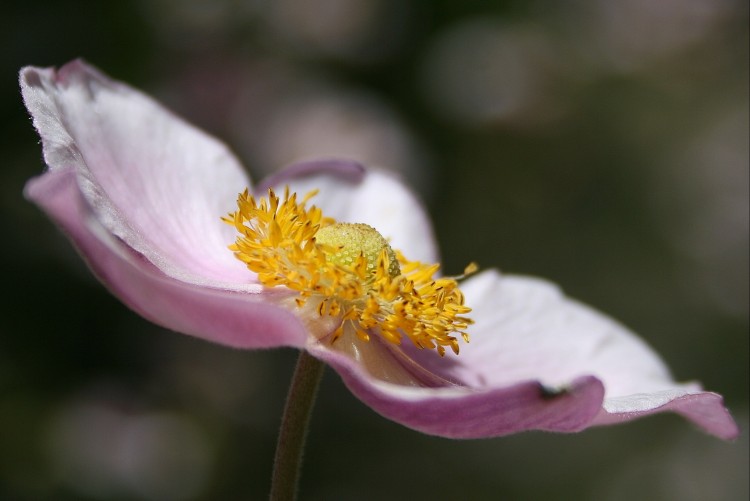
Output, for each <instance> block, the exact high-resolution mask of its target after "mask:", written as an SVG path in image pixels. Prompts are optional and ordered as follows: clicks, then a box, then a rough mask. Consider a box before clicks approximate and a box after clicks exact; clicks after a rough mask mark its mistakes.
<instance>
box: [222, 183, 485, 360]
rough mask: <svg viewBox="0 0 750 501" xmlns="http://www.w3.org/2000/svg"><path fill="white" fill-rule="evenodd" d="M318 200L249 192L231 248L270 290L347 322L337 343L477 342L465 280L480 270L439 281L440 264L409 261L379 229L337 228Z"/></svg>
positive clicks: (231, 219)
mask: <svg viewBox="0 0 750 501" xmlns="http://www.w3.org/2000/svg"><path fill="white" fill-rule="evenodd" d="M315 194H316V192H311V193H308V194H307V195H306V196H305V197H304V198H303V200H302V201H301V202H298V201H297V194H296V193H293V194H291V195H290V193H289V189H288V188H287V189H286V190H285V192H284V198H283V200H282V199H280V198H279V197H278V196H277V195H276V194H275V193H274V192H273V190H268V198H267V199H266V198H261V199H260V200H259V201H257V202H256V200H255V198H254V197H253V196H252V195H250V194H249V193H248V191H247V190H245V191H244V192H243V193H241V194H240V195H239V197H238V199H237V207H238V210H237V211H235V212H234V213H232V214H229V215H228V217H225V218H222V219H223V220H224V221H225V222H227V223H229V224H232V225H233V226H234V227H235V228H236V229H237V231H238V232H239V233H240V235H239V236H238V237H237V240H236V242H235V243H234V244H233V245H231V246H229V248H230V249H231V250H232V251H234V253H235V255H236V256H237V258H238V259H239V260H241V261H242V262H244V263H245V264H246V265H247V267H248V268H249V269H250V270H251V271H253V272H255V273H256V274H257V275H258V280H259V281H260V283H262V284H263V285H265V286H267V287H275V286H278V285H283V286H285V287H288V288H289V289H292V290H294V291H296V292H297V293H298V294H299V296H298V297H297V298H296V299H295V301H296V304H297V306H298V307H300V308H301V307H303V306H305V305H306V304H307V302H308V301H309V300H311V299H315V300H316V301H317V303H313V304H315V305H316V312H317V314H318V315H320V316H321V317H323V316H331V317H338V318H340V319H341V324H340V325H339V327H338V329H337V330H336V331H335V332H334V333H333V335H332V337H331V342H335V341H336V340H337V339H338V338H339V337H340V336H341V335H342V334H343V332H344V330H345V327H346V326H350V327H351V328H352V330H353V332H354V333H356V335H357V336H358V337H359V338H361V339H362V340H364V341H368V340H369V339H370V335H371V334H377V335H379V336H380V337H381V338H382V339H384V340H385V341H388V342H390V343H393V344H400V343H401V339H402V338H403V336H406V337H408V338H409V339H410V340H411V342H412V343H414V345H415V346H417V347H418V348H429V349H435V350H436V351H437V352H438V353H439V354H440V356H443V355H444V354H445V348H446V347H449V348H450V349H451V350H452V351H453V352H454V353H456V354H458V351H459V347H458V340H457V339H456V337H455V335H456V334H458V335H460V336H461V338H462V339H463V340H464V341H465V342H469V336H468V334H467V333H466V332H465V330H466V329H467V328H468V326H469V325H470V324H471V323H472V321H471V319H469V318H467V317H464V316H463V315H464V314H466V313H468V312H470V311H471V308H469V307H467V306H465V305H464V296H463V294H462V293H461V291H460V289H459V288H458V282H457V279H460V278H463V277H464V276H466V275H469V274H471V273H474V272H475V271H476V269H477V266H476V264H474V263H472V264H470V265H469V266H467V267H466V269H465V270H464V274H463V275H461V276H460V277H456V278H450V277H440V278H435V277H434V275H435V273H436V272H437V271H438V269H439V265H437V264H433V265H427V264H423V263H420V262H417V261H409V260H407V259H406V258H405V257H404V256H403V254H401V253H400V252H399V251H394V250H393V249H391V247H390V246H389V245H388V242H387V241H386V239H385V238H383V236H382V235H380V233H378V232H377V231H376V230H375V229H374V228H372V227H371V226H368V225H365V224H350V223H337V222H336V221H335V220H333V219H331V218H327V217H324V216H323V214H322V212H321V210H320V209H319V208H317V207H315V206H312V207H310V208H309V209H308V208H306V203H307V201H308V200H309V199H310V198H312V197H313V196H314V195H315Z"/></svg>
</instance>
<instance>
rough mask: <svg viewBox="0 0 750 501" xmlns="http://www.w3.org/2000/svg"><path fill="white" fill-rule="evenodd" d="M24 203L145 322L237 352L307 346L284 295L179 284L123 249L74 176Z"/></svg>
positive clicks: (60, 174)
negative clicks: (65, 239) (40, 214)
mask: <svg viewBox="0 0 750 501" xmlns="http://www.w3.org/2000/svg"><path fill="white" fill-rule="evenodd" d="M26 196H27V197H28V198H29V199H30V200H32V201H34V202H36V203H37V204H38V205H39V206H40V207H41V208H42V209H43V210H44V211H45V212H46V213H47V214H48V215H49V217H50V218H52V219H53V220H54V221H55V222H56V223H57V224H58V225H59V226H60V227H61V228H62V229H63V230H64V231H65V232H66V234H67V235H68V237H69V238H70V239H71V240H72V241H73V242H74V243H75V245H76V247H77V248H78V250H79V252H80V253H81V254H82V255H83V256H84V257H85V258H86V260H87V261H88V264H89V266H90V267H91V268H92V269H93V270H94V272H95V273H96V274H97V275H98V277H99V278H100V279H101V280H102V282H104V283H105V284H106V285H107V286H108V287H109V288H110V289H111V290H112V292H113V293H114V294H115V295H116V296H117V297H119V298H120V299H121V300H122V301H123V302H124V303H125V304H127V305H128V306H129V307H131V308H132V309H133V310H135V311H136V312H137V313H139V314H140V315H142V316H143V317H145V318H147V319H148V320H151V321H152V322H154V323H156V324H159V325H162V326H164V327H167V328H169V329H174V330H176V331H179V332H183V333H186V334H190V335H193V336H197V337H200V338H203V339H206V340H208V341H212V342H215V343H220V344H224V345H229V346H234V347H237V348H266V347H275V346H295V347H301V346H303V345H304V343H305V341H306V340H307V337H308V335H309V334H308V329H307V327H306V326H304V325H303V324H302V323H301V322H300V320H299V319H298V318H297V317H296V316H295V315H293V314H292V313H290V312H289V310H288V309H287V308H284V307H281V306H279V302H280V301H283V300H284V296H285V294H283V292H282V293H270V294H269V293H268V291H266V292H264V294H262V295H261V294H258V293H248V292H236V291H228V290H225V289H215V288H209V287H204V286H197V285H195V284H190V283H186V282H182V281H180V280H177V279H175V278H172V277H170V276H167V275H165V274H164V273H162V272H161V271H160V270H159V269H157V268H156V267H155V266H153V265H152V264H151V263H149V262H148V261H146V260H145V259H143V257H142V256H140V255H138V254H136V253H135V252H134V251H133V250H132V249H130V248H128V247H127V246H126V245H123V243H122V242H121V241H120V240H118V239H117V238H115V237H113V236H112V235H110V234H108V232H107V229H106V228H104V227H102V226H101V225H100V224H99V221H98V220H97V219H96V217H95V215H94V214H93V212H92V211H91V210H90V209H89V207H88V205H87V201H86V200H84V198H83V196H82V195H81V193H80V190H79V186H78V179H77V177H76V173H75V172H74V171H73V170H72V169H67V170H66V169H55V170H53V171H50V172H48V173H47V174H45V175H44V176H41V177H38V178H36V179H33V180H31V181H30V182H29V183H28V184H27V186H26Z"/></svg>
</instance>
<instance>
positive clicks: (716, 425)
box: [595, 392, 740, 440]
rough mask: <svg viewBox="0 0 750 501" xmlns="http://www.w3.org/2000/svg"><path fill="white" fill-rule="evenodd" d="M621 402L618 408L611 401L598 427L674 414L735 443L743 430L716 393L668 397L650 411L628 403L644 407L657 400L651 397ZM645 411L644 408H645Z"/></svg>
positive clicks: (631, 397)
mask: <svg viewBox="0 0 750 501" xmlns="http://www.w3.org/2000/svg"><path fill="white" fill-rule="evenodd" d="M619 400H620V402H618V403H617V404H615V403H613V402H611V401H609V402H605V404H604V408H603V409H602V410H601V412H600V413H599V415H598V416H597V417H596V420H595V424H603V425H604V424H618V423H623V422H626V421H630V420H633V419H638V418H641V417H646V416H650V415H653V414H659V413H662V412H674V413H676V414H679V415H681V416H683V417H684V418H685V419H687V420H689V421H691V422H692V423H693V424H695V425H696V426H697V427H699V428H700V429H702V430H703V431H705V432H706V433H708V434H710V435H714V436H715V437H718V438H721V439H723V440H734V439H736V438H737V437H738V436H739V434H740V429H739V426H738V425H737V423H736V422H735V420H734V418H732V415H731V414H730V413H729V410H727V408H726V407H725V406H724V399H723V398H722V396H721V395H718V394H716V393H711V392H698V393H688V394H685V393H684V392H682V394H681V395H680V396H676V397H674V398H669V396H667V398H666V402H664V403H662V404H661V405H658V406H655V407H653V408H649V409H646V410H635V409H637V408H638V407H639V405H638V404H634V403H628V402H627V400H632V401H639V402H641V403H642V402H644V401H648V400H653V397H652V396H650V395H632V396H630V397H628V398H621V399H619ZM662 400H664V399H662ZM621 407H626V408H627V407H629V408H630V409H631V410H625V409H619V408H621ZM641 407H643V406H642V405H641ZM646 407H648V405H647V406H646Z"/></svg>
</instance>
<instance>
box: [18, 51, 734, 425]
mask: <svg viewBox="0 0 750 501" xmlns="http://www.w3.org/2000/svg"><path fill="white" fill-rule="evenodd" d="M20 83H21V89H22V93H23V97H24V101H25V103H26V106H27V108H28V109H29V112H30V113H31V116H32V118H33V122H34V125H35V127H36V129H37V130H38V132H39V134H40V136H41V138H42V145H43V151H44V159H45V161H46V163H47V165H48V167H49V168H48V170H47V171H46V172H45V173H44V174H42V175H41V176H39V177H36V178H34V179H31V180H30V181H29V182H28V184H27V186H26V191H25V193H26V196H27V197H28V199H30V200H31V201H33V202H35V203H36V204H38V205H39V206H40V207H41V208H42V209H43V210H44V211H45V212H46V213H47V214H48V215H49V217H50V218H52V219H53V220H54V221H55V223H57V225H58V226H59V227H60V228H61V229H62V230H63V231H64V232H65V233H66V234H67V236H68V237H69V238H70V239H71V240H72V241H73V243H74V244H75V246H76V247H77V249H78V251H79V252H80V253H81V254H82V255H83V257H84V258H85V259H86V260H87V262H88V264H89V266H90V267H91V269H92V270H93V271H94V273H96V275H97V276H98V277H99V278H100V280H101V281H102V282H103V283H104V284H105V285H106V286H107V287H108V288H109V289H110V290H111V291H112V293H114V294H115V295H116V296H117V297H119V298H120V299H121V300H122V301H123V302H124V303H125V304H127V305H128V306H129V307H130V308H132V309H133V310H135V311H136V312H138V313H139V314H141V315H142V316H144V317H145V318H147V319H149V320H151V321H153V322H155V323H157V324H159V325H162V326H164V327H167V328H169V329H173V330H176V331H179V332H183V333H186V334H190V335H193V336H197V337H200V338H203V339H206V340H208V341H211V342H215V343H219V344H223V345H228V346H232V347H236V348H244V349H256V348H270V347H281V346H289V347H294V348H298V349H302V350H307V351H308V352H309V353H310V354H311V355H313V356H314V357H317V358H318V359H321V360H323V361H325V362H326V363H328V364H329V365H330V366H331V367H332V368H333V369H334V370H336V371H337V372H338V373H339V375H340V376H341V377H342V378H343V380H344V383H345V384H346V385H347V387H348V388H349V389H350V390H351V391H352V392H353V393H354V394H355V395H356V396H357V397H358V398H359V399H361V400H362V401H363V402H364V403H365V404H367V405H368V406H370V407H371V408H373V409H374V410H376V411H377V412H379V413H380V414H382V415H383V416H385V417H387V418H389V419H392V420H394V421H397V422H399V423H401V424H403V425H405V426H408V427H411V428H413V429H416V430H419V431H422V432H425V433H429V434H434V435H441V436H445V437H454V438H473V437H489V436H500V435H506V434H510V433H516V432H520V431H524V430H532V429H538V430H549V431H558V432H575V431H579V430H583V429H585V428H587V427H590V426H593V425H603V424H610V423H618V422H623V421H628V420H631V419H634V418H638V417H641V416H645V415H649V414H654V413H659V412H665V411H671V412H676V413H678V414H681V415H683V416H684V417H686V418H687V419H689V420H691V421H692V422H694V423H695V424H697V425H698V426H699V427H701V428H702V429H704V430H705V431H706V432H708V433H711V434H713V435H716V436H718V437H721V438H724V439H731V438H733V437H735V436H736V435H737V433H738V429H737V426H736V424H735V422H734V421H733V419H732V418H731V416H730V415H729V413H728V411H727V410H726V409H725V408H724V406H723V402H722V398H721V397H720V396H719V395H717V394H715V393H710V392H705V391H702V390H701V388H700V386H699V385H698V384H697V383H684V384H683V383H677V382H675V381H674V380H673V379H672V377H671V376H670V374H669V371H668V369H667V367H666V366H665V365H664V363H663V362H662V361H661V360H660V358H659V357H658V356H657V355H656V354H655V353H654V352H653V351H652V350H651V349H650V348H649V347H648V346H646V344H645V343H644V342H643V341H641V340H640V339H639V338H638V337H636V336H635V335H634V334H632V333H631V332H630V331H628V330H627V329H626V328H624V327H623V326H621V325H620V324H618V323H616V322H615V321H613V320H611V319H610V318H608V317H606V316H604V315H603V314H601V313H598V312H596V311H595V310H593V309H591V308H589V307H587V306H585V305H583V304H581V303H578V302H576V301H574V300H572V299H568V298H566V297H565V296H564V295H563V294H562V293H561V292H560V290H559V289H558V288H557V287H556V286H554V285H552V284H550V283H548V282H545V281H543V280H539V279H535V278H527V277H520V276H511V275H503V274H501V273H499V272H497V271H494V270H486V271H482V272H480V273H476V274H474V275H473V276H471V277H468V278H466V279H462V280H460V289H459V284H458V281H459V278H445V277H442V278H431V277H432V276H433V275H434V274H435V272H436V268H435V267H433V266H431V265H429V264H422V263H433V262H435V261H436V249H435V245H434V242H433V238H432V234H431V230H430V226H429V222H428V220H427V218H426V216H425V212H424V210H423V209H422V208H421V207H420V205H419V203H418V202H417V201H416V200H415V199H414V197H413V196H412V195H411V194H410V193H409V192H408V190H407V189H406V188H405V187H404V186H402V185H401V184H400V182H399V181H398V180H396V179H394V178H393V177H392V176H390V175H387V174H385V173H382V172H379V171H375V170H366V169H365V168H364V167H362V166H361V165H359V164H357V163H356V162H352V161H346V160H319V161H308V162H302V163H297V164H295V165H293V166H291V167H289V168H287V169H285V170H283V171H281V172H279V173H277V174H276V175H274V176H271V177H270V178H269V179H266V180H265V181H263V182H261V183H260V184H258V185H255V186H253V185H252V184H251V182H250V180H249V179H248V178H247V177H246V175H245V173H244V171H243V169H242V167H241V166H240V164H239V163H238V161H237V160H236V159H235V158H234V156H233V155H232V154H231V153H230V152H229V150H228V149H227V148H226V147H225V146H224V145H223V144H221V143H220V142H218V141H217V140H215V139H213V138H211V137H209V136H207V135H206V134H204V133H203V132H201V131H199V130H198V129H196V128H194V127H193V126H191V125H189V124H187V123H185V122H184V121H183V120H181V119H180V118H178V117H176V116H174V115H173V114H172V113H170V112H169V111H167V110H165V109H164V108H163V107H162V106H160V105H159V104H158V103H156V102H155V101H153V100H152V99H150V98H149V97H147V96H145V95H144V94H142V93H140V92H138V91H136V90H134V89H132V88H130V87H128V86H127V85H124V84H122V83H119V82H116V81H113V80H111V79H110V78H108V77H107V76H105V75H103V74H102V73H100V72H99V71H98V70H96V69H94V68H92V67H90V66H88V65H87V64H85V63H84V62H82V61H73V62H71V63H69V64H67V65H65V66H63V67H62V68H60V69H59V70H55V69H53V68H34V67H27V68H24V69H23V70H22V71H21V76H20ZM285 187H288V192H286V194H285V195H283V196H278V195H276V193H284V190H285ZM245 188H248V190H247V191H245V192H243V193H241V194H240V197H239V199H238V198H237V193H238V192H240V191H241V190H243V189H245ZM273 190H275V191H273ZM315 193H317V195H314V194H315ZM308 194H310V196H313V195H314V198H313V199H312V200H313V201H314V202H315V204H316V206H317V207H316V206H309V207H308V205H307V204H308V203H309V202H310V201H311V200H310V199H309V197H306V195H308ZM264 197H265V198H264ZM261 198H264V200H261ZM221 216H224V218H225V221H224V222H222V221H221V220H220V218H221ZM327 218H333V219H327ZM333 220H336V221H339V222H341V223H351V224H349V225H344V226H334V225H333ZM227 222H228V223H230V224H227ZM365 225H367V226H365ZM332 226H333V228H332V229H330V230H329V231H328V234H327V235H326V234H325V232H323V233H320V232H322V228H326V227H327V228H331V227H332ZM353 228H358V229H353ZM368 228H369V229H368ZM373 228H376V229H377V231H376V230H374V229H373ZM370 230H372V231H370ZM347 232H349V233H352V232H353V233H352V235H349V236H344V237H341V235H342V234H344V233H347ZM360 232H362V234H361V235H360V234H359V233H360ZM372 232H375V233H372ZM380 235H382V236H383V237H384V238H383V237H380ZM342 238H343V240H341V239H342ZM358 239H359V240H358ZM353 241H357V242H360V243H358V244H356V245H357V246H359V247H357V248H356V250H355V252H354V253H352V254H351V255H349V256H348V257H346V256H344V257H341V255H340V252H339V251H340V250H341V248H342V246H344V247H346V245H349V243H350V242H353ZM342 242H344V243H342ZM229 246H231V250H230V249H228V247H229ZM360 248H362V249H364V250H362V252H360V250H359V249H360ZM396 250H397V251H400V252H397V251H396ZM235 254H236V255H235ZM337 256H338V257H337ZM404 256H407V257H408V258H409V259H412V260H415V261H408V260H407V258H406V257H404ZM237 257H239V258H240V259H237ZM342 259H343V261H341V260H342ZM347 259H348V260H347ZM368 265H369V266H370V267H371V268H372V269H367V266H368ZM326 266H327V268H326ZM248 268H249V269H248ZM342 270H344V271H342ZM347 270H348V271H347ZM469 271H473V270H469ZM316 273H317V274H316ZM300 274H301V275H300ZM302 275H304V277H302V278H300V277H301V276H302ZM433 281H436V282H438V283H439V284H440V287H437V286H435V287H432V289H431V288H430V287H431V285H430V284H432V282H433ZM264 284H265V285H264ZM438 288H440V289H442V290H443V292H440V291H437V289H438ZM415 290H416V292H414V291H415ZM412 293H414V294H417V295H418V296H419V298H421V299H422V300H421V301H420V300H417V299H414V298H412V299H413V300H412V299H409V294H412ZM402 299H403V301H402ZM469 307H470V308H471V311H470V312H469V311H468V310H469ZM399 308H401V309H402V310H399ZM404 308H409V309H410V310H409V311H410V312H411V314H409V315H407V314H405V313H403V309H404ZM399 312H401V313H399ZM419 315H422V316H421V317H420V316H419ZM438 319H439V320H438ZM472 321H473V323H472ZM410 322H411V323H410ZM461 338H466V339H468V338H470V342H469V343H466V342H464V340H462V339H461ZM459 345H460V346H459ZM445 347H448V348H450V350H447V351H448V353H446V354H445V356H441V355H443V352H444V351H446V350H445V349H444V348H445ZM459 348H460V354H457V355H456V354H454V353H451V351H456V352H457V351H459Z"/></svg>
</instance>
